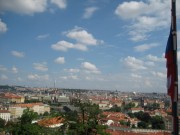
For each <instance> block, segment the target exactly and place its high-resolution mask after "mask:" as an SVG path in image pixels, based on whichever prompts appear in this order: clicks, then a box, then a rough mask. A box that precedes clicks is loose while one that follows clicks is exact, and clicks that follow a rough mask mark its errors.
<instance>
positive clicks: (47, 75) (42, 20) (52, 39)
mask: <svg viewBox="0 0 180 135" xmlns="http://www.w3.org/2000/svg"><path fill="white" fill-rule="evenodd" d="M170 4H171V1H168V0H144V1H138V0H137V1H132V0H129V1H125V0H122V1H118V0H114V1H111V0H99V1H96V0H85V1H84V0H78V1H73V0H26V1H24V0H0V14H1V16H0V82H1V83H0V84H1V85H6V84H9V85H26V86H34V87H46V86H47V87H53V86H54V85H55V86H56V87H60V88H80V89H105V90H106V89H107V90H109V89H111V90H113V89H114V90H118V91H136V92H150V91H152V92H163V93H166V91H167V89H166V60H165V58H164V53H165V48H166V43H167V39H168V36H169V30H170V20H171V5H170ZM178 7H180V1H177V28H178V30H177V32H178V33H177V34H178V45H179V42H180V36H179V35H180V31H179V24H180V8H178ZM152 9H153V10H152ZM179 54H180V51H179V47H178V62H179V61H180V59H179V58H180V55H179Z"/></svg>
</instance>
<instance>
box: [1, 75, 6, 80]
mask: <svg viewBox="0 0 180 135" xmlns="http://www.w3.org/2000/svg"><path fill="white" fill-rule="evenodd" d="M0 79H1V80H8V77H7V75H1V77H0Z"/></svg>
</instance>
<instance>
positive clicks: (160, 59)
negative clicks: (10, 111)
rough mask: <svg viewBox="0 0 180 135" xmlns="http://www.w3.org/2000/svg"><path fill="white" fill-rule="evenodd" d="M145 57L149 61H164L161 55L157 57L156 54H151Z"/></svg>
mask: <svg viewBox="0 0 180 135" xmlns="http://www.w3.org/2000/svg"><path fill="white" fill-rule="evenodd" d="M146 58H147V59H148V60H150V61H154V62H164V61H165V58H163V57H160V58H159V57H157V56H153V55H151V54H149V55H147V56H146Z"/></svg>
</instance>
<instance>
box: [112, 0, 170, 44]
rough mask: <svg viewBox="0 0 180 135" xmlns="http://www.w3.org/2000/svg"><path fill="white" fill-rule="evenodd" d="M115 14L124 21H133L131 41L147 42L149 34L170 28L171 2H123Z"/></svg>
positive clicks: (163, 0) (164, 0) (148, 0)
mask: <svg viewBox="0 0 180 135" xmlns="http://www.w3.org/2000/svg"><path fill="white" fill-rule="evenodd" d="M152 9H153V10H152ZM115 14H116V15H118V16H119V17H120V18H122V19H130V20H131V25H130V26H128V28H129V30H130V32H129V35H130V36H131V38H130V39H131V40H133V41H140V40H145V39H147V38H148V36H149V35H148V34H149V32H152V31H156V30H159V29H163V28H165V27H167V26H169V22H170V14H171V13H170V2H169V1H167V0H158V1H157V0H147V1H146V2H144V1H129V2H123V3H121V4H119V6H118V7H117V8H116V10H115ZM167 15H169V17H167Z"/></svg>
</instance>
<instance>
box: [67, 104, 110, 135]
mask: <svg viewBox="0 0 180 135" xmlns="http://www.w3.org/2000/svg"><path fill="white" fill-rule="evenodd" d="M76 106H77V107H79V108H80V113H79V114H78V113H77V112H75V113H74V112H71V111H70V112H66V114H65V117H66V118H67V122H68V125H69V129H68V131H69V134H70V133H71V132H73V131H74V134H75V135H85V134H86V135H91V134H99V135H107V133H106V132H105V129H106V128H107V126H104V125H100V124H99V120H100V116H102V115H101V113H102V111H101V110H100V109H99V106H98V105H95V104H93V105H92V104H90V103H81V102H76ZM73 113H74V114H73ZM70 115H71V116H70ZM72 116H73V117H72Z"/></svg>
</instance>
